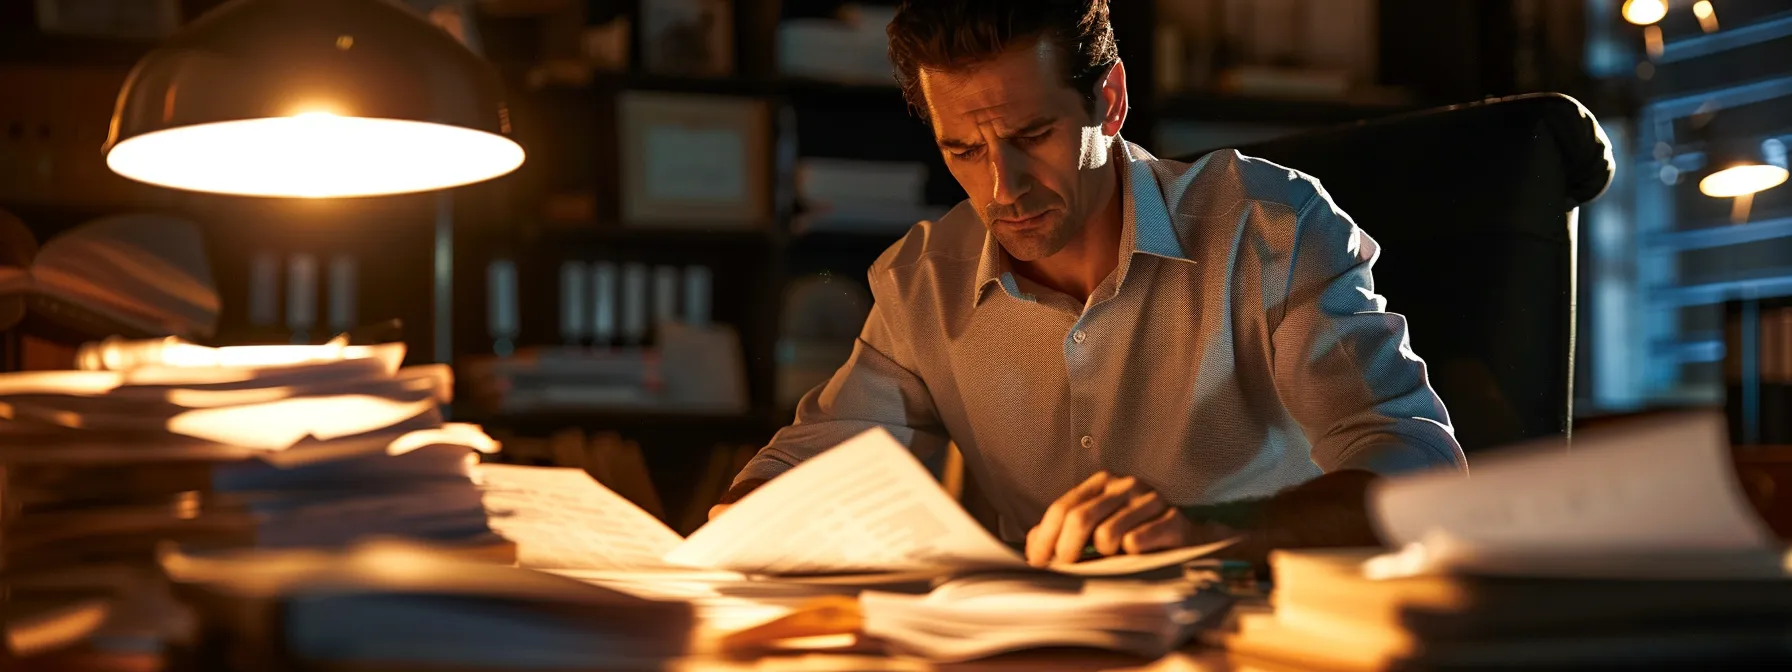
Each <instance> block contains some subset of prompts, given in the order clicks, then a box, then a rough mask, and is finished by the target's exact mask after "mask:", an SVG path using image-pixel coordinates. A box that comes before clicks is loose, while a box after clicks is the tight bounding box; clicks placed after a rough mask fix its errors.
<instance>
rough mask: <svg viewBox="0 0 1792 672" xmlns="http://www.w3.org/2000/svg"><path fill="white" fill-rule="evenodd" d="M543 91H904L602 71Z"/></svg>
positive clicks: (833, 95)
mask: <svg viewBox="0 0 1792 672" xmlns="http://www.w3.org/2000/svg"><path fill="white" fill-rule="evenodd" d="M539 91H540V92H543V93H564V94H580V93H596V92H602V93H614V92H617V91H662V92H667V93H700V94H709V95H719V96H789V97H796V98H811V97H825V98H829V99H840V98H863V99H867V100H873V101H877V102H891V103H900V102H901V101H902V90H901V89H899V88H897V87H896V86H895V85H894V84H893V83H892V84H891V85H888V86H883V85H877V84H854V83H846V82H832V81H826V80H818V79H809V78H805V77H772V78H747V77H681V76H675V75H654V74H647V73H633V72H630V73H619V72H600V73H597V74H596V75H595V76H593V78H592V80H591V84H589V85H587V86H569V85H548V86H545V87H542V88H541V89H539Z"/></svg>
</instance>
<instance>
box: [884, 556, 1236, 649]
mask: <svg viewBox="0 0 1792 672" xmlns="http://www.w3.org/2000/svg"><path fill="white" fill-rule="evenodd" d="M859 602H860V605H861V608H862V610H863V612H864V630H865V634H867V635H870V636H873V637H877V638H879V639H882V640H884V641H885V642H886V643H888V644H889V645H890V646H891V647H892V648H893V649H895V650H897V651H901V652H903V653H908V654H912V655H917V656H921V657H924V658H927V659H930V660H935V661H941V662H956V661H964V660H971V659H975V658H983V657H987V656H993V655H996V654H999V653H1007V652H1009V651H1016V650H1021V649H1030V648H1037V647H1046V646H1053V647H1056V646H1085V647H1092V648H1100V649H1110V650H1114V651H1121V652H1125V653H1131V654H1135V655H1139V656H1144V657H1148V658H1156V657H1160V656H1163V655H1165V654H1168V653H1169V652H1171V651H1173V650H1175V649H1176V648H1177V647H1179V646H1181V645H1182V644H1184V643H1185V642H1187V641H1188V639H1189V638H1190V637H1191V636H1193V634H1194V633H1195V631H1196V629H1197V628H1199V627H1201V626H1202V625H1203V624H1204V622H1206V621H1209V620H1210V619H1212V618H1214V617H1215V616H1217V615H1219V614H1223V613H1225V611H1226V609H1227V607H1229V606H1230V605H1231V598H1230V597H1228V596H1227V595H1226V594H1225V593H1222V592H1218V591H1214V590H1203V586H1202V585H1201V584H1200V583H1197V582H1195V581H1191V580H1183V579H1173V580H1164V581H1126V580H1118V579H1084V578H1077V577H1067V576H1055V575H1038V574H1023V575H1004V574H987V575H978V576H971V577H965V578H961V579H956V580H953V581H949V582H947V583H945V584H943V585H941V586H939V587H938V588H935V589H934V590H933V591H932V592H930V593H928V594H926V595H905V594H901V593H886V592H878V591H868V592H866V593H865V594H863V595H861V596H860V597H859Z"/></svg>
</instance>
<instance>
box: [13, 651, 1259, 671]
mask: <svg viewBox="0 0 1792 672" xmlns="http://www.w3.org/2000/svg"><path fill="white" fill-rule="evenodd" d="M0 667H4V668H5V669H6V670H8V671H9V672H165V670H166V666H165V665H164V663H163V660H162V658H161V657H160V656H148V655H117V654H103V653H93V652H67V653H61V654H57V655H53V656H47V657H42V658H36V659H32V660H29V661H7V660H0ZM665 669H666V670H667V672H840V671H842V670H854V671H858V672H1233V671H1243V670H1250V669H1253V668H1251V667H1250V666H1248V665H1241V664H1239V663H1236V662H1232V661H1228V660H1227V658H1226V654H1225V652H1224V651H1220V650H1218V649H1212V648H1206V647H1195V648H1191V649H1189V650H1187V651H1180V652H1177V653H1172V654H1170V655H1168V656H1165V657H1163V658H1160V659H1158V660H1155V661H1153V660H1144V659H1140V658H1136V657H1130V656H1124V655H1119V654H1110V653H1103V652H1100V651H1089V650H1082V649H1065V650H1052V649H1046V650H1039V651H1026V652H1021V653H1014V654H1009V655H1005V656H998V657H995V658H989V659H985V660H980V661H974V662H969V663H950V664H935V663H929V662H927V661H922V660H915V659H909V658H893V657H889V656H875V655H840V654H800V655H780V656H766V657H762V658H757V659H753V660H689V661H682V662H679V663H675V664H672V665H669V666H667V667H666V668H665Z"/></svg>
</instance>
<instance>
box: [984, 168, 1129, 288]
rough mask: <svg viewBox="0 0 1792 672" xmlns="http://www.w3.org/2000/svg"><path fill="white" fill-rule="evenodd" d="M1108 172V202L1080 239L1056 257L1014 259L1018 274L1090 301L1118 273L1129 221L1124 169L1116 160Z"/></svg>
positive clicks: (1067, 246) (1090, 221) (1073, 241)
mask: <svg viewBox="0 0 1792 672" xmlns="http://www.w3.org/2000/svg"><path fill="white" fill-rule="evenodd" d="M1106 170H1107V171H1108V173H1109V179H1110V182H1109V184H1111V185H1113V189H1112V190H1111V191H1110V192H1109V194H1108V199H1107V203H1106V204H1104V205H1102V206H1101V207H1100V208H1097V209H1096V210H1095V213H1094V214H1093V215H1091V216H1090V218H1089V221H1088V222H1086V223H1084V224H1083V230H1082V231H1081V232H1079V233H1078V234H1077V237H1075V238H1072V239H1071V240H1070V244H1068V245H1065V246H1064V249H1062V250H1059V251H1058V252H1057V253H1056V254H1053V255H1051V256H1049V257H1046V258H1044V259H1040V260H1037V261H1020V260H1018V259H1012V258H1010V261H1011V262H1012V263H1013V267H1014V271H1015V272H1016V273H1019V274H1020V275H1021V276H1023V277H1025V278H1027V279H1028V280H1032V281H1033V282H1036V283H1039V284H1041V285H1044V286H1046V287H1049V288H1051V289H1054V290H1057V291H1060V292H1063V293H1065V294H1069V295H1070V296H1073V297H1076V300H1078V301H1083V302H1087V301H1088V300H1089V295H1090V294H1093V293H1095V288H1096V287H1099V286H1101V283H1102V281H1104V280H1106V279H1107V277H1108V276H1109V275H1111V274H1112V273H1113V272H1114V268H1115V267H1117V266H1119V265H1120V238H1121V233H1122V232H1121V227H1122V226H1123V224H1122V222H1123V221H1124V219H1125V218H1124V216H1123V215H1122V207H1123V205H1122V204H1123V201H1122V200H1121V198H1122V194H1121V191H1122V189H1121V185H1120V166H1119V164H1118V163H1117V162H1116V161H1109V162H1108V165H1107V168H1106ZM1004 254H1006V253H1004Z"/></svg>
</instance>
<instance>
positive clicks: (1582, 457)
mask: <svg viewBox="0 0 1792 672" xmlns="http://www.w3.org/2000/svg"><path fill="white" fill-rule="evenodd" d="M1470 474H1471V475H1470V476H1469V477H1467V478H1464V477H1461V476H1458V475H1456V474H1454V473H1426V474H1417V475H1414V476H1410V477H1404V478H1396V479H1391V480H1388V481H1385V482H1383V483H1381V484H1380V485H1378V486H1377V487H1376V488H1375V489H1374V490H1373V491H1372V492H1371V494H1370V508H1371V514H1372V515H1373V516H1374V520H1375V523H1376V525H1377V526H1378V528H1379V529H1380V530H1381V532H1382V534H1383V535H1384V537H1385V538H1386V539H1387V540H1388V541H1390V542H1392V543H1395V544H1398V545H1404V544H1410V543H1415V542H1421V541H1423V540H1425V539H1426V538H1427V536H1433V537H1435V536H1436V535H1447V536H1448V537H1449V538H1450V539H1452V540H1453V542H1456V543H1460V544H1463V545H1466V546H1467V547H1469V548H1474V549H1481V550H1484V551H1489V552H1499V553H1530V552H1536V553H1547V554H1550V555H1562V554H1572V553H1581V554H1594V553H1628V552H1662V551H1673V552H1727V551H1750V550H1760V549H1765V548H1768V547H1769V545H1770V544H1772V543H1773V542H1772V539H1773V536H1772V535H1771V534H1770V533H1769V532H1768V531H1767V529H1766V528H1765V527H1764V526H1763V525H1762V523H1761V522H1760V520H1759V519H1758V518H1757V517H1756V516H1755V515H1754V513H1753V511H1752V509H1751V507H1750V506H1749V503H1748V501H1747V499H1746V498H1745V497H1744V495H1743V493H1742V491H1741V488H1740V487H1739V484H1738V483H1737V481H1736V477H1735V474H1734V468H1733V467H1732V464H1731V457H1730V451H1729V447H1728V441H1727V440H1726V439H1725V431H1724V426H1723V418H1722V416H1719V415H1715V414H1699V415H1685V416H1677V417H1674V418H1667V419H1660V420H1654V421H1647V422H1640V423H1637V424H1634V425H1631V426H1628V427H1620V428H1614V429H1612V430H1608V431H1607V432H1603V433H1597V434H1595V433H1584V434H1581V435H1578V436H1576V438H1575V442H1574V447H1573V449H1572V450H1571V451H1565V450H1563V449H1561V448H1559V447H1556V448H1549V449H1537V450H1530V451H1523V452H1521V453H1518V454H1508V455H1495V456H1491V457H1488V458H1485V459H1481V460H1477V461H1476V462H1475V464H1474V465H1473V467H1472V468H1471V471H1470Z"/></svg>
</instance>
